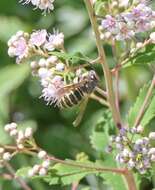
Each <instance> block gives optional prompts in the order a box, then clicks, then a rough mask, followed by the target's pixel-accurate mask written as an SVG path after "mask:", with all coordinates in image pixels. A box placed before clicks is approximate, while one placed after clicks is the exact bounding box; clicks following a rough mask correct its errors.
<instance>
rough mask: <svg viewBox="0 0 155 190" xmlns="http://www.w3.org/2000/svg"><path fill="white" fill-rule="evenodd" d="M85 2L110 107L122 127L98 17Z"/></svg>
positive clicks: (115, 120) (86, 1) (89, 4)
mask: <svg viewBox="0 0 155 190" xmlns="http://www.w3.org/2000/svg"><path fill="white" fill-rule="evenodd" d="M84 2H85V4H86V7H87V10H88V13H89V17H90V21H91V24H92V28H93V30H94V33H95V38H96V46H97V49H98V53H99V57H100V63H101V65H102V68H103V72H104V76H105V82H106V89H107V93H108V101H109V104H110V109H111V112H112V115H113V119H114V122H115V124H116V126H117V127H118V128H121V117H120V113H119V112H118V110H117V107H116V103H115V94H114V90H113V81H112V75H111V72H110V69H109V67H108V64H107V62H106V56H105V52H104V48H103V45H102V42H101V39H100V32H99V30H98V24H97V18H96V16H95V13H94V10H93V7H92V3H91V1H90V0H84Z"/></svg>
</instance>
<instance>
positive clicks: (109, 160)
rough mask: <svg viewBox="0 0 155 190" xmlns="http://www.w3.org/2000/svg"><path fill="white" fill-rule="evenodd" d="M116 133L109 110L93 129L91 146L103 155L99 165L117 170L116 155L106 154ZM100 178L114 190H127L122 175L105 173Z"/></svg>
mask: <svg viewBox="0 0 155 190" xmlns="http://www.w3.org/2000/svg"><path fill="white" fill-rule="evenodd" d="M115 132H116V131H115V128H114V123H113V120H112V115H111V113H110V112H109V110H107V111H105V112H102V116H101V117H100V119H99V120H97V121H96V126H95V128H94V129H93V132H92V136H91V144H92V146H93V148H95V150H96V151H98V152H100V153H102V154H103V158H102V160H99V161H97V163H98V164H100V165H101V166H103V167H109V168H117V164H116V161H115V155H113V154H111V153H110V154H107V153H106V148H107V146H108V144H109V139H110V136H111V135H112V134H115ZM105 153H106V154H105ZM99 176H100V177H102V178H103V179H104V183H105V184H108V185H109V186H111V187H112V189H113V190H125V189H127V188H126V184H125V183H124V180H123V176H121V175H118V174H115V173H111V172H103V173H101V174H99Z"/></svg>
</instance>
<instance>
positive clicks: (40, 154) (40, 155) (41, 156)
mask: <svg viewBox="0 0 155 190" xmlns="http://www.w3.org/2000/svg"><path fill="white" fill-rule="evenodd" d="M46 156H47V153H46V152H45V151H44V150H41V151H40V152H39V153H38V158H40V159H43V158H45V157H46Z"/></svg>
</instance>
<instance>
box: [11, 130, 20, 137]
mask: <svg viewBox="0 0 155 190" xmlns="http://www.w3.org/2000/svg"><path fill="white" fill-rule="evenodd" d="M17 133H18V131H17V129H13V130H11V131H10V136H16V135H17Z"/></svg>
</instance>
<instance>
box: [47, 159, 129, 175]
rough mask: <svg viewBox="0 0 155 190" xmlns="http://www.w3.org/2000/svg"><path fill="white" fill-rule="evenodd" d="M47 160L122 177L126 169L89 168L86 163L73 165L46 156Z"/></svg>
mask: <svg viewBox="0 0 155 190" xmlns="http://www.w3.org/2000/svg"><path fill="white" fill-rule="evenodd" d="M48 159H49V160H52V161H54V162H56V163H60V164H64V165H68V166H73V167H77V168H82V169H88V170H92V171H98V172H105V171H106V172H112V173H117V174H122V175H124V174H125V172H126V169H119V168H104V167H97V166H90V165H87V164H86V163H84V164H79V163H75V162H71V161H65V160H61V159H58V158H55V157H54V156H48Z"/></svg>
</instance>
